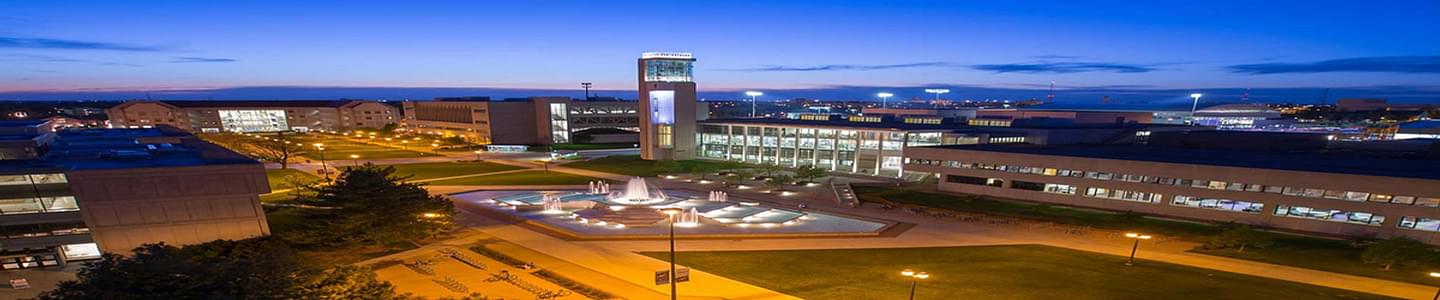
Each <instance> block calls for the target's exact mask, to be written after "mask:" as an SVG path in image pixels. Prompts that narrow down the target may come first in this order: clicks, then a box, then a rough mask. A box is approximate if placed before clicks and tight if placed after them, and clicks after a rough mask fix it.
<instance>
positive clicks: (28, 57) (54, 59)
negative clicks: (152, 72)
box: [7, 54, 145, 67]
mask: <svg viewBox="0 0 1440 300" xmlns="http://www.w3.org/2000/svg"><path fill="white" fill-rule="evenodd" d="M7 56H8V57H14V58H17V59H16V60H20V61H33V62H47V63H88V64H96V65H101V66H120V67H144V66H145V65H141V64H132V63H121V62H110V61H98V60H88V59H77V58H68V57H59V56H49V55H34V54H10V55H7Z"/></svg>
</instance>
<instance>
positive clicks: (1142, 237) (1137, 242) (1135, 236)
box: [1125, 232, 1150, 266]
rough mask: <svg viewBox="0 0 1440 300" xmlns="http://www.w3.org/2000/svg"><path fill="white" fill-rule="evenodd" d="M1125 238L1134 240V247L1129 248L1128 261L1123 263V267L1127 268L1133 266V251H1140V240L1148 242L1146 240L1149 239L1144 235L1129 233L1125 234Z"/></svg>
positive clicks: (1148, 236)
mask: <svg viewBox="0 0 1440 300" xmlns="http://www.w3.org/2000/svg"><path fill="white" fill-rule="evenodd" d="M1125 237H1126V238H1131V239H1134V240H1135V245H1134V246H1130V260H1127V261H1125V265H1127V266H1133V265H1135V251H1136V250H1140V240H1148V239H1150V235H1145V234H1139V233H1134V232H1130V233H1125Z"/></svg>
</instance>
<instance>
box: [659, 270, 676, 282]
mask: <svg viewBox="0 0 1440 300" xmlns="http://www.w3.org/2000/svg"><path fill="white" fill-rule="evenodd" d="M676 273H679V272H676ZM667 284H670V270H659V271H655V285H667Z"/></svg>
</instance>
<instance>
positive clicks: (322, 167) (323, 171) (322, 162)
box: [313, 143, 330, 179]
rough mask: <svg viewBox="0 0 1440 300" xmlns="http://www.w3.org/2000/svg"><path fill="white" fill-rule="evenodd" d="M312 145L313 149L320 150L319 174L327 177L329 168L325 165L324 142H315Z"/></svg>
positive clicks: (328, 176)
mask: <svg viewBox="0 0 1440 300" xmlns="http://www.w3.org/2000/svg"><path fill="white" fill-rule="evenodd" d="M313 145H314V146H315V149H319V150H320V175H325V178H326V179H329V178H330V168H329V167H326V166H325V144H322V143H315V144H313Z"/></svg>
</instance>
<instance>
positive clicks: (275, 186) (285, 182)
mask: <svg viewBox="0 0 1440 300" xmlns="http://www.w3.org/2000/svg"><path fill="white" fill-rule="evenodd" d="M265 179H266V180H269V181H270V190H271V191H278V190H283V189H289V188H294V187H295V184H297V183H302V184H303V183H311V182H315V181H318V180H320V176H318V175H315V174H310V173H308V172H305V171H300V170H296V169H272V170H265Z"/></svg>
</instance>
